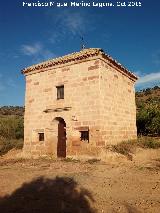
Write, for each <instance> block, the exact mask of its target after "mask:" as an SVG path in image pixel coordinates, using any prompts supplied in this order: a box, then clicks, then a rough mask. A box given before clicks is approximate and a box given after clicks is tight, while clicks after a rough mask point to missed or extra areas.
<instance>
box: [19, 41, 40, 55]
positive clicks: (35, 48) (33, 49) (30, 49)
mask: <svg viewBox="0 0 160 213" xmlns="http://www.w3.org/2000/svg"><path fill="white" fill-rule="evenodd" d="M21 50H22V52H23V53H24V55H29V56H32V55H36V54H38V53H39V52H40V51H42V45H41V44H40V43H35V44H33V45H26V44H24V45H22V47H21Z"/></svg>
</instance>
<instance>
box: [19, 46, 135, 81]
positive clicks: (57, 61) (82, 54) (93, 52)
mask: <svg viewBox="0 0 160 213" xmlns="http://www.w3.org/2000/svg"><path fill="white" fill-rule="evenodd" d="M98 55H101V56H103V57H104V58H107V59H108V60H109V61H110V62H111V63H113V64H114V65H115V66H117V67H118V68H120V69H121V70H123V71H124V72H125V73H126V74H128V75H129V76H130V77H132V78H134V79H135V80H137V79H138V78H137V76H136V75H134V74H133V73H132V72H130V71H128V70H127V69H126V68H125V67H124V66H122V65H121V64H120V63H118V62H117V61H116V60H114V59H113V58H112V57H111V56H109V55H108V54H106V53H105V52H104V51H103V50H102V49H101V48H88V49H82V50H81V51H79V52H74V53H71V54H68V55H65V56H62V57H58V58H53V59H50V60H47V61H44V62H42V63H39V64H35V65H32V66H29V67H27V68H25V69H23V70H22V73H23V74H26V73H29V72H31V71H36V70H40V69H43V68H49V67H52V66H56V65H61V64H65V63H68V62H72V61H80V60H82V59H86V58H89V57H93V56H98Z"/></svg>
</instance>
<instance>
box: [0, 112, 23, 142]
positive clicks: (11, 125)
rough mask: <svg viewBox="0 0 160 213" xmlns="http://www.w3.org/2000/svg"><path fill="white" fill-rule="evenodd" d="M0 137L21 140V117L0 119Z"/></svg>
mask: <svg viewBox="0 0 160 213" xmlns="http://www.w3.org/2000/svg"><path fill="white" fill-rule="evenodd" d="M0 135H1V137H4V138H7V139H20V138H23V117H19V116H3V117H0Z"/></svg>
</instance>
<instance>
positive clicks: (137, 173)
mask: <svg viewBox="0 0 160 213" xmlns="http://www.w3.org/2000/svg"><path fill="white" fill-rule="evenodd" d="M157 162H158V163H157V164H156V166H155V165H154V166H153V165H151V164H150V166H144V165H143V166H140V165H137V164H135V163H134V162H127V163H119V164H118V163H117V164H107V163H103V162H96V163H93V164H90V163H85V162H65V161H53V160H21V161H17V162H16V161H13V160H8V161H4V160H3V161H0V212H4V213H5V212H7V213H8V212H12V213H13V212H18V213H21V212H23V213H26V212H44V213H45V212H47V213H48V212H55V213H58V212H59V213H72V212H73V213H81V212H82V213H83V212H84V213H90V212H98V213H100V212H101V213H102V212H104V213H110V212H122V213H123V212H124V213H125V212H130V213H133V212H145V213H148V212H151V213H156V212H157V213H159V212H160V164H159V160H157ZM147 165H148V164H147Z"/></svg>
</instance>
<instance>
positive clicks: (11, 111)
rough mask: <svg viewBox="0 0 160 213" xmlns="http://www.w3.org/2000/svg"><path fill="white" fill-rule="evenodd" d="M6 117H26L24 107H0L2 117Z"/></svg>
mask: <svg viewBox="0 0 160 213" xmlns="http://www.w3.org/2000/svg"><path fill="white" fill-rule="evenodd" d="M1 115H2V116H4V115H18V116H23V115H24V107H21V106H3V107H0V116H1Z"/></svg>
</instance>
